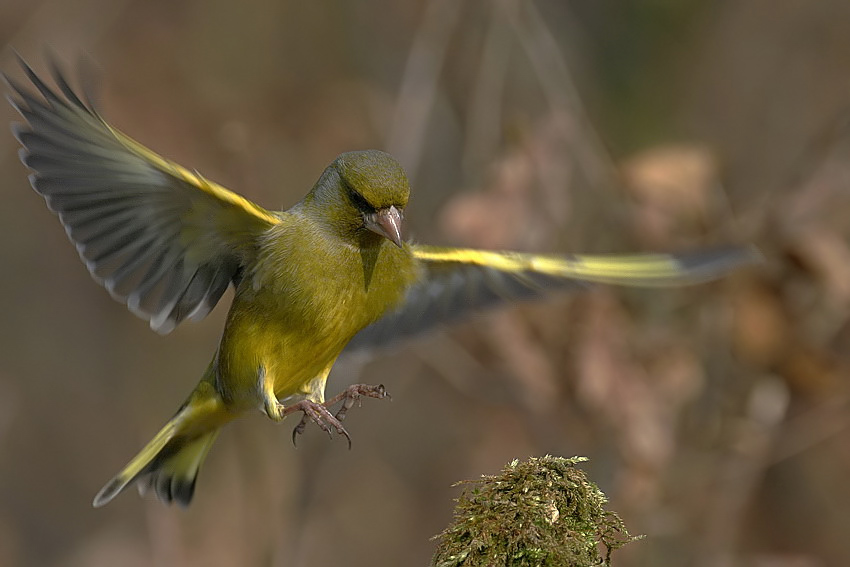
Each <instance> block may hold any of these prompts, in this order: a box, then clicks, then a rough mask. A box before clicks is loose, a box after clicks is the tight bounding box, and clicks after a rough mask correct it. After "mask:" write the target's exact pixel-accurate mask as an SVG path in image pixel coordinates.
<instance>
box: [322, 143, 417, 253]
mask: <svg viewBox="0 0 850 567" xmlns="http://www.w3.org/2000/svg"><path fill="white" fill-rule="evenodd" d="M313 194H314V200H315V201H317V204H319V206H320V207H322V208H323V210H324V214H326V215H329V216H330V217H331V218H330V220H331V221H332V222H333V224H334V225H336V226H337V227H339V228H340V230H341V231H343V232H344V233H352V234H356V233H358V232H362V231H363V230H364V229H366V230H369V231H371V232H373V233H375V234H379V235H380V236H383V237H384V238H386V239H387V240H389V241H390V242H392V243H393V244H395V245H396V246H398V247H401V246H402V244H403V240H402V224H403V221H404V208H405V207H406V206H407V201H408V199H409V197H410V185H409V184H408V181H407V176H406V175H405V173H404V170H403V169H402V167H401V165H400V164H399V163H398V162H397V161H396V160H395V158H393V157H392V156H391V155H389V154H387V153H384V152H381V151H378V150H364V151H356V152H347V153H344V154H341V155H340V156H339V157H337V158H336V159H335V160H334V161H333V163H332V164H331V165H330V166H329V167H328V168H327V169H326V170H325V173H324V174H323V175H322V177H321V179H319V182H318V183H317V184H316V187H315V188H314V190H313Z"/></svg>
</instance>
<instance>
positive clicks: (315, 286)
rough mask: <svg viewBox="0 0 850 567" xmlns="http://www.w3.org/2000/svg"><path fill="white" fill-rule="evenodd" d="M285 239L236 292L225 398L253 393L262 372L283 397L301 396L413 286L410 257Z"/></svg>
mask: <svg viewBox="0 0 850 567" xmlns="http://www.w3.org/2000/svg"><path fill="white" fill-rule="evenodd" d="M285 236H287V235H285ZM281 240H282V241H283V242H280V241H278V242H277V243H275V242H272V243H271V244H270V245H268V246H267V248H266V249H265V250H264V251H263V253H262V254H260V255H259V258H258V261H257V265H256V266H255V267H254V268H253V270H251V271H250V273H248V274H246V277H245V278H243V280H242V282H241V283H240V285H239V287H238V289H237V291H236V297H235V298H234V302H233V306H232V307H231V312H230V314H229V316H228V321H227V324H226V327H225V334H224V336H223V338H222V343H221V346H220V350H219V360H220V374H221V377H220V382H221V384H222V389H224V390H227V391H229V392H230V395H228V392H226V391H225V392H222V394H223V397H225V399H227V398H228V397H230V398H232V399H236V398H238V397H240V393H244V392H246V391H247V390H249V389H250V388H252V387H254V385H255V383H256V377H257V373H258V369H259V367H261V366H262V367H263V369H264V371H265V372H267V373H268V372H272V374H273V376H274V381H275V391H276V393H278V395H279V396H281V397H285V396H286V395H292V394H294V393H298V392H299V389H300V388H303V387H305V386H306V384H307V383H308V382H309V381H310V380H312V379H313V378H314V377H316V376H317V375H318V374H319V373H321V372H322V371H323V370H324V369H325V368H327V366H328V365H329V364H331V363H332V362H333V360H334V359H335V358H336V357H337V356H338V355H339V353H340V352H341V351H342V349H343V348H344V347H345V345H346V344H347V343H348V341H349V340H350V339H351V338H352V337H353V336H354V335H355V334H356V333H357V332H358V331H360V330H361V329H362V328H363V327H365V326H367V325H369V324H370V323H372V322H374V321H376V320H377V319H379V318H380V317H381V316H382V315H383V314H384V313H385V312H386V311H387V310H389V309H392V308H394V307H395V306H396V305H398V304H399V302H401V301H402V299H403V297H404V295H405V293H406V291H407V288H408V286H409V285H410V284H411V283H412V282H413V280H414V279H415V270H414V264H413V260H412V257H411V256H410V254H409V251H408V250H407V249H400V248H398V247H396V246H394V245H392V244H389V243H388V244H389V245H388V246H383V245H382V246H379V247H377V248H376V249H370V250H365V251H364V250H362V249H358V248H357V247H352V246H341V245H337V246H331V245H328V244H327V243H326V242H325V241H324V239H323V238H321V237H313V238H309V237H307V236H306V235H304V234H295V235H288V238H281Z"/></svg>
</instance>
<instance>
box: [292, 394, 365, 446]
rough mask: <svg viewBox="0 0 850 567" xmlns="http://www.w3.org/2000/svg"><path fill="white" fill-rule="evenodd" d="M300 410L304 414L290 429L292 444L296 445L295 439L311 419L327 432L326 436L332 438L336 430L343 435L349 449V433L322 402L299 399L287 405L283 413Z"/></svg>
mask: <svg viewBox="0 0 850 567" xmlns="http://www.w3.org/2000/svg"><path fill="white" fill-rule="evenodd" d="M296 411H300V412H304V416H303V417H302V418H301V421H300V422H298V425H296V426H295V428H294V429H293V430H292V444H293V445H295V446H296V447H297V446H298V443H296V440H297V438H298V436H299V435H301V434H302V433H303V432H304V429H305V428H306V427H307V422H308V420H309V421H312V422H313V423H315V424H316V425H318V426H319V429H321V430H322V431H324V432H325V433H327V434H328V437H331V438H333V432H334V431H336V432H337V433H338V434H340V435H343V436H345V438H346V439H347V440H348V448H349V449H351V435H349V434H348V431H346V430H345V428H344V427H343V426H342V423H340V420H339V419H337V418H336V417H335V416H334V415H333V414H332V413H331V412H330V411H328V408H327V407H325V405H324V404H320V403H318V402H314V401H312V400H301V401H300V402H296V403H294V404H292V405H291V406H289V407H287V408H286V410H285V411H284V415H288V414H290V413H293V412H296Z"/></svg>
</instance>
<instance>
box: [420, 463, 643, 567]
mask: <svg viewBox="0 0 850 567" xmlns="http://www.w3.org/2000/svg"><path fill="white" fill-rule="evenodd" d="M586 460H587V459H586V458H585V457H573V458H570V459H564V458H561V457H551V456H548V455H547V456H545V457H543V458H539V459H538V458H532V459H529V460H528V461H525V462H522V463H520V462H519V461H513V462H512V463H511V464H509V465H508V466H506V467H505V468H504V470H502V474H500V475H496V476H483V477H482V478H481V479H480V480H473V481H464V482H460V483H458V484H460V485H471V486H472V488H468V489H466V490H464V492H463V493H462V494H461V496H460V498H458V500H457V507H456V508H455V519H454V523H453V524H452V525H451V526H449V527H448V528H447V529H446V530H445V531H444V532H443V533H441V534H440V535H438V536H436V537H435V539H437V540H439V545H438V547H437V552H436V554H435V555H434V560H433V563H432V565H433V566H434V567H460V566H462V567H479V566H481V567H484V566H487V567H495V566H502V565H505V566H510V567H520V566H523V567H525V566H528V567H531V566H545V567H556V566H557V567H561V566H576V567H584V566H589V565H610V564H611V552H612V550H614V549H617V548H619V547H622V546H623V545H625V544H627V543H629V542H631V541H634V540H635V539H638V538H637V537H633V536H631V535H629V532H628V531H627V530H626V527H625V526H624V525H623V521H622V520H621V519H620V517H619V516H618V515H617V514H616V513H614V512H609V511H606V510H605V504H606V503H607V502H608V500H607V498H605V495H604V494H603V493H602V491H601V490H599V488H598V487H597V486H596V485H595V484H594V483H593V482H591V481H590V480H588V478H587V476H586V475H585V473H584V471H582V470H581V469H578V468H576V465H577V464H578V463H581V462H584V461H586Z"/></svg>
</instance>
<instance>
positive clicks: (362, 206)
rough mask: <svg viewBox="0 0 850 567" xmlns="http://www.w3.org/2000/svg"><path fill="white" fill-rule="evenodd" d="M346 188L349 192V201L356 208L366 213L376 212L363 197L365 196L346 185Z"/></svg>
mask: <svg viewBox="0 0 850 567" xmlns="http://www.w3.org/2000/svg"><path fill="white" fill-rule="evenodd" d="M345 188H346V189H347V190H348V198H349V200H350V201H351V203H352V204H353V205H354V206H355V207H357V208H358V209H359V210H361V211H363V212H366V213H371V212H374V211H375V207H373V206H372V205H370V204H369V201H367V200H366V199H365V197H363V195H361V194H360V193H358V192H357V191H355V190H354V188H353V187H352V186H351V185H348V184H347V183H346V185H345Z"/></svg>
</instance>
